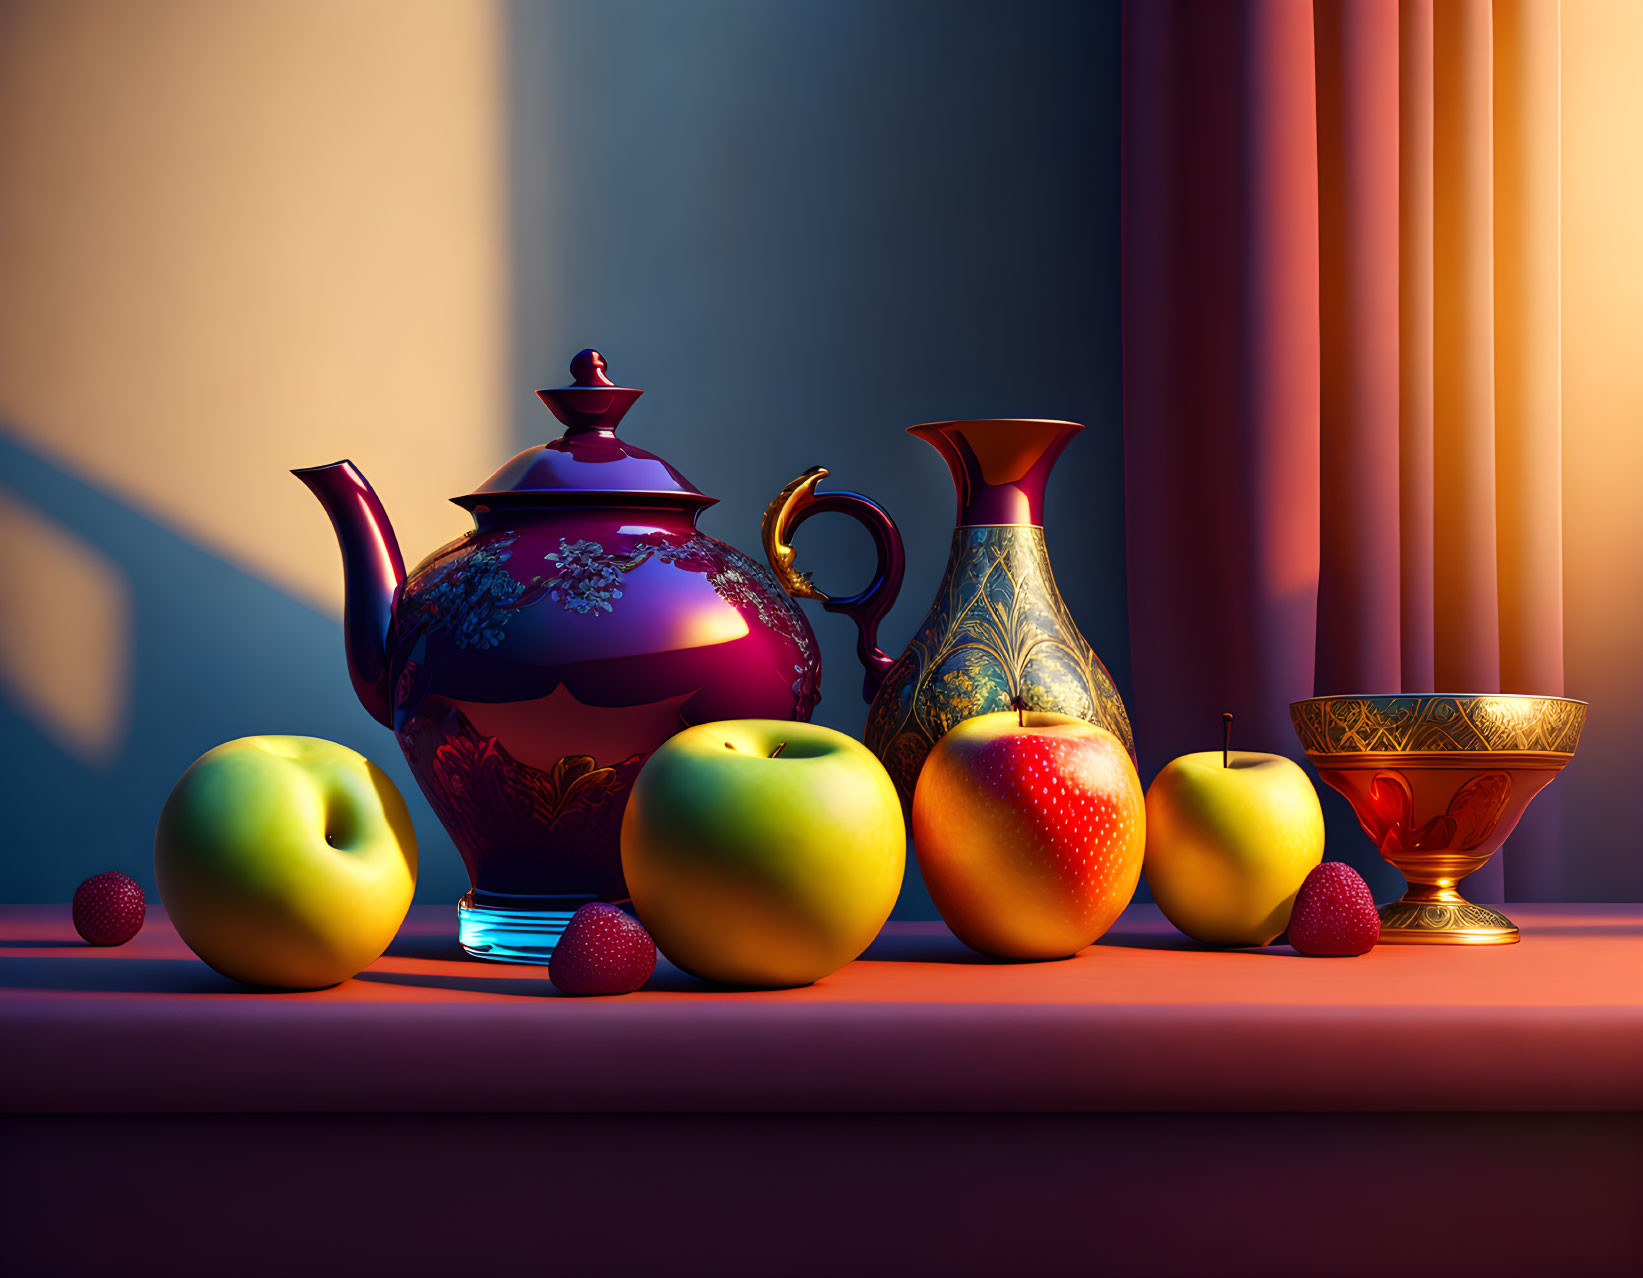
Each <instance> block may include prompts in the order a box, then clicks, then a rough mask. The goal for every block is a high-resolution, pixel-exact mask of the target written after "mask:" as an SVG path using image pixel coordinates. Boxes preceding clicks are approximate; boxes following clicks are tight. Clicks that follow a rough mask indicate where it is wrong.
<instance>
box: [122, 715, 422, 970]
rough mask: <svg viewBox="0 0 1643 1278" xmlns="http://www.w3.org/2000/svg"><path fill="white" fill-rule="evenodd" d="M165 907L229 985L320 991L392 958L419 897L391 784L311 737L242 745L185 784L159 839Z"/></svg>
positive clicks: (163, 818)
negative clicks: (389, 952)
mask: <svg viewBox="0 0 1643 1278" xmlns="http://www.w3.org/2000/svg"><path fill="white" fill-rule="evenodd" d="M154 876H155V878H156V879H157V880H158V882H159V887H160V899H161V900H162V901H163V902H164V903H165V908H166V913H167V914H169V915H170V917H171V921H172V922H173V923H174V924H175V925H176V927H177V931H178V933H179V934H180V935H181V936H182V938H183V940H184V941H186V942H187V943H188V947H189V948H190V949H191V950H193V951H194V953H196V954H198V955H199V956H200V957H201V958H202V959H204V960H205V961H206V962H207V963H209V964H210V965H211V966H212V967H214V968H216V969H217V971H219V972H221V973H222V974H223V975H224V976H230V977H233V978H234V979H235V980H238V981H245V982H247V983H249V984H252V985H274V986H281V987H284V988H288V989H317V988H319V987H321V986H325V985H335V984H336V983H337V982H338V981H344V980H347V979H348V978H349V977H350V976H352V975H354V973H356V972H358V971H359V970H360V969H361V968H363V967H365V966H366V965H367V964H369V963H371V962H372V961H373V960H374V959H376V958H377V957H378V956H380V955H381V953H382V952H383V950H385V949H387V948H388V942H389V941H391V940H393V938H394V933H395V932H397V931H398V930H399V925H400V924H401V923H402V922H403V921H404V919H405V911H406V910H407V909H409V908H410V905H411V895H412V893H413V892H414V891H415V890H416V831H415V830H414V829H413V828H412V827H411V815H410V813H409V812H408V811H407V810H406V808H405V800H404V799H403V798H401V797H400V793H399V791H398V790H397V789H395V788H394V783H393V782H392V781H390V780H389V779H388V778H387V776H386V775H385V774H384V773H383V771H382V769H380V768H379V767H377V766H376V765H375V764H374V763H372V762H371V761H370V760H369V759H367V758H365V757H364V756H363V755H360V754H356V753H355V752H354V751H352V750H350V749H348V748H347V747H346V746H340V745H337V744H336V743H335V742H333V741H322V740H320V739H319V738H317V737H242V738H241V739H240V740H238V741H229V742H227V743H226V744H224V745H220V746H218V747H217V748H216V749H215V750H212V751H209V752H208V753H206V754H204V755H201V756H200V758H198V759H197V760H195V762H194V764H193V766H192V767H190V768H189V769H188V771H187V772H185V773H183V775H182V779H181V780H180V781H178V782H177V784H176V786H175V787H174V788H173V789H172V791H171V797H170V798H168V799H167V800H166V802H165V808H164V809H163V810H162V811H161V813H160V824H159V828H158V829H157V830H156V831H155V834H154Z"/></svg>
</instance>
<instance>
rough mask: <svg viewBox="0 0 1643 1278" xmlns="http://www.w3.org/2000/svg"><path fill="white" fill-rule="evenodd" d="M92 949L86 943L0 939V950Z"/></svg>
mask: <svg viewBox="0 0 1643 1278" xmlns="http://www.w3.org/2000/svg"><path fill="white" fill-rule="evenodd" d="M89 948H90V947H89V946H88V945H87V944H86V943H85V942H84V941H62V940H51V941H8V940H6V939H5V938H4V937H0V950H84V949H89Z"/></svg>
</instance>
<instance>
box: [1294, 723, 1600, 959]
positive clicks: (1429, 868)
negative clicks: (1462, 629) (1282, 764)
mask: <svg viewBox="0 0 1643 1278" xmlns="http://www.w3.org/2000/svg"><path fill="white" fill-rule="evenodd" d="M1289 715H1290V718H1291V720H1292V721H1293V722H1294V724H1295V732H1296V734H1297V735H1298V736H1299V737H1300V738H1301V745H1302V747H1303V748H1304V749H1305V750H1306V757H1307V758H1308V759H1309V760H1310V761H1311V762H1312V765H1313V767H1315V768H1317V769H1318V775H1319V776H1321V777H1322V778H1323V779H1324V780H1325V781H1326V782H1328V783H1329V784H1330V785H1331V786H1333V787H1334V788H1335V789H1337V790H1339V791H1340V792H1341V793H1342V794H1344V795H1345V796H1346V797H1347V799H1348V800H1349V801H1350V802H1351V804H1352V810H1353V811H1354V812H1356V813H1357V814H1358V822H1359V824H1360V825H1362V826H1363V828H1364V832H1365V833H1366V834H1368V835H1369V837H1370V838H1371V839H1373V840H1374V841H1375V846H1376V847H1377V848H1378V849H1379V850H1380V854H1381V855H1382V856H1383V857H1385V858H1386V859H1387V860H1388V861H1389V862H1391V863H1392V864H1393V865H1395V866H1396V867H1397V868H1398V870H1399V871H1400V872H1401V873H1402V874H1403V877H1404V878H1405V879H1407V880H1408V881H1409V890H1408V891H1407V892H1405V893H1404V896H1403V899H1402V900H1400V901H1394V902H1393V903H1392V904H1391V905H1383V906H1382V907H1381V910H1380V914H1381V940H1382V941H1387V942H1394V943H1404V944H1426V945H1434V944H1435V945H1507V944H1511V943H1512V942H1513V941H1516V940H1517V939H1518V930H1517V928H1516V926H1515V925H1514V924H1513V923H1512V921H1511V920H1510V919H1508V918H1507V917H1506V916H1505V915H1504V914H1501V913H1500V912H1499V911H1496V910H1491V909H1489V908H1488V907H1486V906H1482V905H1474V904H1472V902H1470V901H1468V900H1466V899H1465V898H1464V897H1462V896H1461V894H1460V893H1459V892H1457V891H1456V890H1455V885H1456V884H1457V883H1459V882H1460V880H1461V879H1463V878H1465V877H1466V876H1467V875H1468V874H1470V873H1472V872H1473V871H1474V870H1477V869H1480V868H1481V867H1482V866H1484V865H1485V864H1487V863H1488V860H1489V858H1490V857H1492V856H1493V855H1494V854H1495V853H1496V852H1497V851H1498V850H1499V849H1500V845H1501V844H1502V843H1504V842H1505V841H1506V836H1507V835H1509V834H1510V833H1511V832H1512V830H1513V828H1514V827H1515V826H1516V825H1517V823H1518V818H1519V817H1521V816H1522V815H1523V812H1524V809H1526V808H1527V807H1528V806H1529V800H1530V799H1532V798H1534V797H1535V795H1536V794H1538V793H1540V791H1541V790H1542V789H1543V788H1544V787H1545V786H1546V785H1547V783H1548V782H1550V781H1551V779H1552V778H1553V777H1555V776H1556V775H1557V774H1558V772H1559V771H1560V770H1561V769H1562V767H1563V765H1564V764H1566V763H1567V762H1568V761H1569V760H1570V759H1571V758H1573V757H1574V752H1575V747H1576V746H1577V745H1578V744H1579V743H1580V730H1581V729H1582V728H1583V727H1585V725H1586V703H1585V702H1584V701H1573V700H1570V699H1569V698H1567V697H1530V696H1518V695H1509V694H1504V693H1491V694H1486V695H1455V694H1425V695H1419V696H1416V695H1395V696H1352V697H1312V698H1310V699H1308V700H1306V701H1297V702H1295V703H1293V704H1292V705H1291V706H1290V707H1289Z"/></svg>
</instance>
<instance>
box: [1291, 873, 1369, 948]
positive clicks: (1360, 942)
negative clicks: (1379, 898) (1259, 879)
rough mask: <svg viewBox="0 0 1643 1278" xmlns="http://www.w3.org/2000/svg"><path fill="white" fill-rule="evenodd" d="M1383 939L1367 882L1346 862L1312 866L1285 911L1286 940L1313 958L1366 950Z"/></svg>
mask: <svg viewBox="0 0 1643 1278" xmlns="http://www.w3.org/2000/svg"><path fill="white" fill-rule="evenodd" d="M1380 939H1381V917H1380V915H1379V914H1377V913H1376V912H1375V898H1374V897H1372V896H1371V895H1370V894H1369V885H1368V884H1367V883H1365V882H1364V881H1363V879H1362V878H1361V877H1360V876H1359V874H1358V872H1357V871H1356V870H1354V869H1353V868H1352V867H1351V866H1350V865H1347V864H1346V863H1345V862H1344V861H1325V862H1324V863H1323V864H1322V865H1316V866H1313V867H1312V873H1311V874H1309V875H1307V876H1306V882H1304V883H1302V884H1301V890H1300V891H1299V892H1297V893H1296V894H1295V908H1294V910H1293V911H1291V912H1290V915H1289V944H1290V946H1291V947H1292V948H1293V949H1294V950H1295V951H1296V953H1298V954H1306V955H1310V956H1311V957H1313V958H1347V957H1350V956H1351V955H1354V954H1367V953H1368V952H1369V951H1370V950H1372V949H1374V948H1375V942H1376V941H1378V940H1380Z"/></svg>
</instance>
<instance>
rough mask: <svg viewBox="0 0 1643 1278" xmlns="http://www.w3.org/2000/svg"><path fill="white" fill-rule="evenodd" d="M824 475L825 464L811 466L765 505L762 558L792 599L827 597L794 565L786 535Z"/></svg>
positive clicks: (813, 497)
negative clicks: (763, 555)
mask: <svg viewBox="0 0 1643 1278" xmlns="http://www.w3.org/2000/svg"><path fill="white" fill-rule="evenodd" d="M826 478H827V468H826V467H825V466H812V467H811V468H810V469H809V470H807V471H805V472H804V474H802V475H800V476H799V477H798V478H797V479H795V480H794V481H793V482H792V483H790V484H788V485H787V487H786V488H784V489H782V490H781V492H779V493H777V494H776V499H775V500H774V501H773V502H771V503H770V505H768V506H766V507H765V511H764V523H763V525H762V526H761V528H760V530H759V535H760V537H761V538H762V540H763V541H764V554H765V558H766V559H767V560H768V561H769V563H770V570H771V571H772V572H774V573H775V574H776V580H777V582H778V583H780V585H781V588H782V589H783V590H785V591H787V593H788V594H790V595H792V596H793V597H794V598H795V599H816V600H819V601H820V602H822V603H826V602H827V601H828V596H827V595H826V594H824V593H823V592H822V591H821V590H819V589H817V587H816V586H815V584H814V583H813V582H812V581H811V580H810V574H809V573H807V572H800V571H799V570H798V569H797V568H795V567H794V566H793V560H794V557H795V555H796V554H797V553H798V552H797V551H795V550H794V549H793V547H792V545H791V544H789V542H788V540H787V538H788V535H789V534H790V533H791V531H792V529H793V524H794V522H795V521H796V520H797V519H798V518H799V516H800V515H802V514H803V513H804V512H805V511H806V510H807V509H809V508H810V507H811V506H812V505H814V504H815V502H816V485H817V484H819V483H821V481H822V480H824V479H826Z"/></svg>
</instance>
